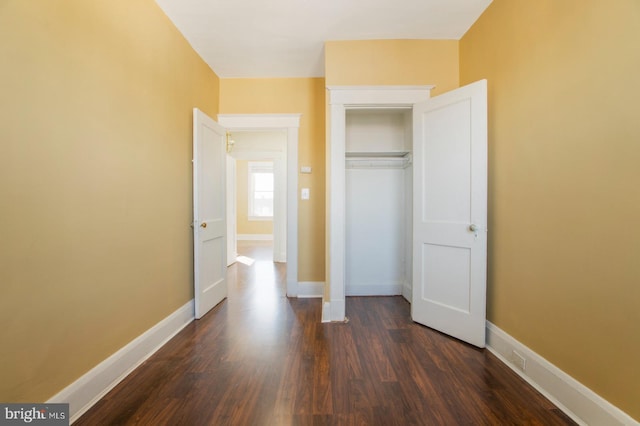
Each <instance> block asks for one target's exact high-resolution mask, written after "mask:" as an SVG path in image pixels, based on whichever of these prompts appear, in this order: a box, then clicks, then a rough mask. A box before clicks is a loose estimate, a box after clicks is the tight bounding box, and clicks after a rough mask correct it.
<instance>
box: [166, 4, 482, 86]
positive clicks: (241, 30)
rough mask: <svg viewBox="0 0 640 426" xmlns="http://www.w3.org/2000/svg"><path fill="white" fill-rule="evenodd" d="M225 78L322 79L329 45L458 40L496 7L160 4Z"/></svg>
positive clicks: (480, 5) (206, 59)
mask: <svg viewBox="0 0 640 426" xmlns="http://www.w3.org/2000/svg"><path fill="white" fill-rule="evenodd" d="M156 3H157V4H158V5H159V6H160V7H161V8H162V9H163V10H164V12H165V13H166V14H167V16H169V18H170V19H171V20H172V21H173V23H174V24H175V25H176V27H178V29H179V30H180V31H181V32H182V34H184V36H185V38H186V39H187V40H188V41H189V43H191V46H193V48H194V49H195V50H196V52H198V53H199V54H200V56H201V57H202V58H203V59H204V60H205V61H206V62H207V63H208V64H209V66H210V67H211V68H212V69H213V70H214V71H215V72H216V74H218V76H219V77H221V78H234V77H235V78H247V77H322V76H324V42H325V41H329V40H377V39H453V40H458V39H460V38H461V37H462V36H463V35H464V33H465V32H466V31H467V30H468V29H469V27H471V25H472V24H473V23H474V22H475V21H476V19H478V17H479V16H480V14H481V13H482V12H483V11H484V10H485V9H486V8H487V6H488V5H489V4H490V3H491V0H156Z"/></svg>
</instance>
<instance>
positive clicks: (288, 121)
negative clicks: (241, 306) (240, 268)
mask: <svg viewBox="0 0 640 426" xmlns="http://www.w3.org/2000/svg"><path fill="white" fill-rule="evenodd" d="M301 116H302V114H218V123H220V125H222V126H223V127H225V128H226V129H227V130H228V131H231V132H233V131H264V130H266V131H269V130H285V131H286V132H287V160H286V161H287V166H286V168H287V197H286V203H287V207H286V210H287V223H286V229H287V238H286V239H287V242H286V247H287V248H286V251H287V296H288V297H297V296H298V132H299V128H300V117H301ZM274 232H277V230H275V229H274Z"/></svg>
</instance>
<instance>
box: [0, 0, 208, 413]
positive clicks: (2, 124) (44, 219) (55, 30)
mask: <svg viewBox="0 0 640 426" xmlns="http://www.w3.org/2000/svg"><path fill="white" fill-rule="evenodd" d="M0 58H2V66H0V93H1V95H0V141H1V142H0V198H1V200H2V201H1V202H0V240H1V241H2V243H1V244H0V286H1V287H0V289H1V290H0V291H1V293H2V295H1V296H0V325H1V326H0V342H2V344H1V346H2V350H0V377H1V378H2V379H1V380H0V401H3V402H11V401H44V400H47V399H48V398H50V397H51V396H52V395H54V394H55V393H57V392H58V391H60V390H61V389H62V388H64V387H65V386H67V385H68V384H70V383H71V382H73V381H74V380H75V379H77V378H78V377H80V376H81V375H82V374H84V373H86V372H87V371H88V370H89V369H91V368H92V367H94V366H95V365H97V364H98V363H99V362H101V361H103V360H104V359H105V358H107V357H108V356H109V355H111V354H112V353H113V352H115V351H116V350H118V349H120V348H121V347H123V346H124V345H125V344H127V343H128V342H130V341H131V340H132V339H134V338H135V337H136V336H138V335H139V334H141V333H142V332H144V331H146V330H147V329H149V328H150V327H151V326H153V325H154V324H156V323H157V322H158V321H160V320H161V319H163V318H165V317H166V316H167V315H169V314H170V313H172V312H173V311H175V310H176V309H178V308H179V307H180V306H182V305H183V304H185V303H186V302H188V301H189V300H190V299H191V298H192V297H193V290H192V286H193V284H192V242H191V241H192V237H191V228H190V227H189V224H190V222H191V214H192V197H191V191H192V188H191V133H192V130H191V129H192V108H193V107H194V106H196V107H199V108H201V109H203V110H204V111H205V112H206V113H208V114H209V115H212V116H215V114H216V113H217V105H218V84H219V82H218V78H217V76H216V75H215V74H214V73H213V72H212V71H211V70H210V69H209V68H208V67H207V65H205V63H204V62H203V61H202V60H201V59H200V58H199V57H198V56H197V55H196V54H195V52H194V51H193V50H192V49H191V48H190V47H189V45H188V43H187V42H186V41H185V40H184V39H183V37H182V36H181V35H180V34H179V32H178V31H177V30H176V28H175V27H174V26H173V25H172V24H171V22H170V21H169V20H168V19H167V17H166V16H165V15H164V14H163V13H162V12H161V10H160V9H159V8H158V7H157V6H156V4H155V3H154V2H153V1H152V0H144V1H134V2H131V1H124V0H116V1H114V0H92V1H85V0H64V1H62V0H48V1H23V0H5V1H3V2H2V3H1V5H0Z"/></svg>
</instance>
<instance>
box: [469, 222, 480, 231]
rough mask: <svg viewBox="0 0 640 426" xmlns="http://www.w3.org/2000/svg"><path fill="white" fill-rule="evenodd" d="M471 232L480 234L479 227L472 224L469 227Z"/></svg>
mask: <svg viewBox="0 0 640 426" xmlns="http://www.w3.org/2000/svg"><path fill="white" fill-rule="evenodd" d="M469 231H471V232H478V227H477V226H476V225H475V224H473V223H472V224H471V225H470V226H469Z"/></svg>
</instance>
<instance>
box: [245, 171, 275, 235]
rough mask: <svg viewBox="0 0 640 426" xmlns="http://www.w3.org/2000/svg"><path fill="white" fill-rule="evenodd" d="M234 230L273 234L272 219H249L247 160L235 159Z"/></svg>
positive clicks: (246, 232) (247, 232)
mask: <svg viewBox="0 0 640 426" xmlns="http://www.w3.org/2000/svg"><path fill="white" fill-rule="evenodd" d="M236 231H237V232H238V234H273V220H249V161H247V160H237V161H236Z"/></svg>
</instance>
